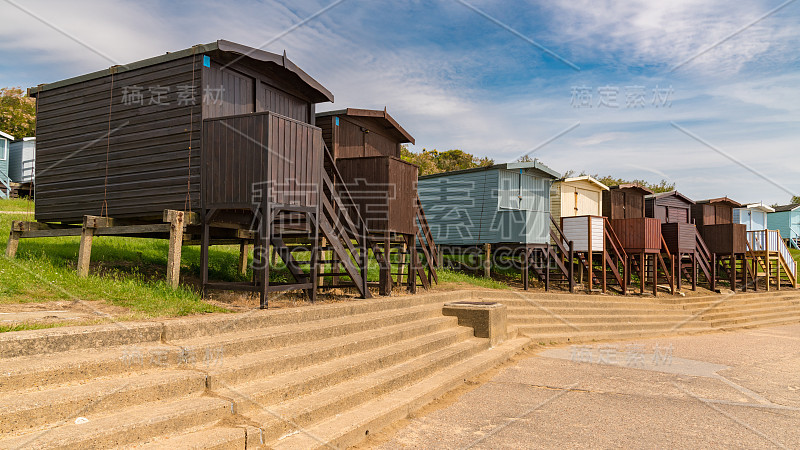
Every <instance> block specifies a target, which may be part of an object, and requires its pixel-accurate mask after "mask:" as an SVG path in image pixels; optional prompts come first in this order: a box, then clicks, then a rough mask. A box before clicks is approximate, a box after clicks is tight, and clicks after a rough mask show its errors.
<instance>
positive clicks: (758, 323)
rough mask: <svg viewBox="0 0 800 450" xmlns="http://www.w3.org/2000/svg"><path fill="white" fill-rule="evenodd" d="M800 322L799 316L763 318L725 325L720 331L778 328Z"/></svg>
mask: <svg viewBox="0 0 800 450" xmlns="http://www.w3.org/2000/svg"><path fill="white" fill-rule="evenodd" d="M798 322H800V318H798V317H797V316H791V317H785V318H771V319H765V318H761V319H758V320H752V321H748V322H744V323H736V324H728V325H723V326H721V327H720V328H719V329H720V330H725V331H734V330H740V329H743V328H758V327H770V326H777V325H787V324H791V323H798Z"/></svg>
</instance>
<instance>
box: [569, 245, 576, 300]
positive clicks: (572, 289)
mask: <svg viewBox="0 0 800 450" xmlns="http://www.w3.org/2000/svg"><path fill="white" fill-rule="evenodd" d="M569 292H570V293H574V292H575V243H574V242H573V241H569Z"/></svg>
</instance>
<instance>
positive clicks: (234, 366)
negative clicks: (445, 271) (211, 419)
mask: <svg viewBox="0 0 800 450" xmlns="http://www.w3.org/2000/svg"><path fill="white" fill-rule="evenodd" d="M441 319H442V318H439V319H435V322H434V323H430V322H424V323H422V324H412V325H408V324H404V325H402V326H397V327H394V328H395V329H394V330H389V331H387V333H386V335H384V334H383V333H381V334H377V335H376V334H375V333H374V332H371V334H372V335H371V336H370V335H367V334H365V333H358V334H357V335H355V336H347V337H345V338H338V339H330V340H328V341H323V342H319V343H317V342H312V343H308V344H304V345H301V346H296V347H289V348H286V349H276V350H272V351H269V352H259V353H255V354H252V355H243V356H241V357H237V358H233V359H230V360H226V361H225V364H224V365H223V366H222V367H221V368H219V369H214V370H211V371H209V373H208V387H209V389H217V388H220V387H225V386H231V385H236V384H242V383H248V382H250V381H254V380H257V379H264V378H266V377H273V376H275V375H280V374H289V375H290V376H292V377H294V376H297V375H299V374H300V373H303V371H305V370H310V371H312V372H313V373H318V374H321V373H322V372H318V370H319V366H320V365H322V364H325V363H326V362H329V361H333V362H342V363H344V364H347V365H354V366H359V367H368V366H369V365H368V364H367V361H369V360H370V358H374V359H375V360H376V361H377V364H385V363H388V362H389V361H392V360H394V359H397V358H407V357H413V356H416V355H420V354H422V353H424V352H426V351H429V350H430V349H432V348H438V347H439V346H445V345H449V344H451V343H453V342H457V341H458V340H462V339H465V338H467V337H469V336H470V335H471V331H472V330H471V329H468V328H466V327H457V326H456V324H457V319H456V318H455V317H451V318H444V319H452V320H441ZM443 325H449V326H443ZM384 336H386V339H384Z"/></svg>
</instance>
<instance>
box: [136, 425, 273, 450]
mask: <svg viewBox="0 0 800 450" xmlns="http://www.w3.org/2000/svg"><path fill="white" fill-rule="evenodd" d="M262 444H263V442H262V441H261V430H260V429H258V428H256V427H253V426H244V425H242V426H215V425H212V426H209V427H206V428H202V429H199V430H194V431H188V432H182V433H175V434H170V435H167V436H159V437H157V438H155V439H152V440H150V441H148V442H144V443H139V444H136V445H133V446H130V447H127V448H129V449H174V450H189V449H192V450H194V449H204V450H208V449H212V450H241V449H245V448H259V447H260V446H261V445H262Z"/></svg>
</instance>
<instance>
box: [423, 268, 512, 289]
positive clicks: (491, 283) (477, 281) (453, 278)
mask: <svg viewBox="0 0 800 450" xmlns="http://www.w3.org/2000/svg"><path fill="white" fill-rule="evenodd" d="M436 273H437V275H438V276H439V282H440V283H461V284H469V285H472V286H477V287H482V288H489V289H511V286H509V285H508V284H507V283H504V282H501V281H496V280H493V279H491V278H484V277H477V276H473V275H469V274H466V273H463V272H456V271H453V270H448V269H439V270H438V271H436Z"/></svg>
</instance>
